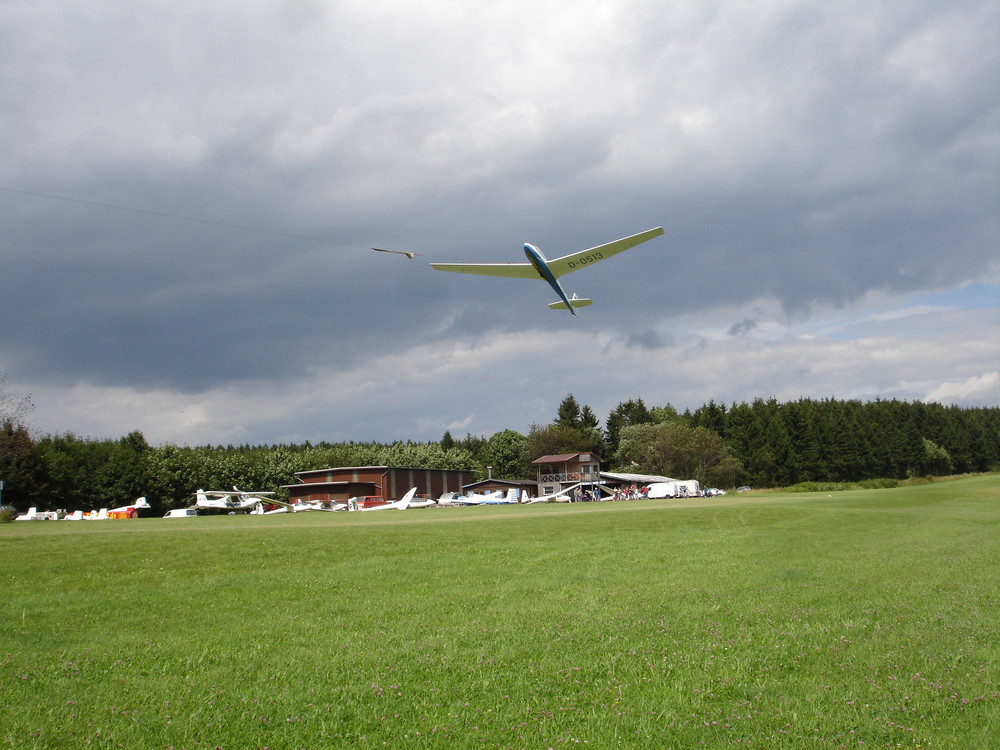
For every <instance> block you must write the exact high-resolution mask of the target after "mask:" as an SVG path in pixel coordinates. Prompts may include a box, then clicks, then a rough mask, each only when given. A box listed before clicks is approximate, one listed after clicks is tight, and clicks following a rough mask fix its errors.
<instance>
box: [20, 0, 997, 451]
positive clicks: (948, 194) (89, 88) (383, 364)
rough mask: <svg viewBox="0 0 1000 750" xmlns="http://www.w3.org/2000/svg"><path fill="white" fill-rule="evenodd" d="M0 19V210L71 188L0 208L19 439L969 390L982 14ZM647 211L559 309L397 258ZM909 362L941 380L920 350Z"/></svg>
mask: <svg viewBox="0 0 1000 750" xmlns="http://www.w3.org/2000/svg"><path fill="white" fill-rule="evenodd" d="M0 14H2V16H3V21H4V23H2V24H0V49H2V50H3V52H2V53H0V54H2V55H3V61H4V65H2V66H0V105H2V106H0V113H2V114H0V121H2V127H3V129H4V133H5V139H4V145H3V146H0V149H2V151H0V155H2V156H3V159H0V187H8V188H13V189H16V190H24V191H29V192H34V193H41V194H50V195H61V196H67V197H73V198H78V199H82V200H86V201H90V202H91V203H90V204H87V203H72V202H67V201H58V200H48V199H44V198H41V197H39V196H37V195H34V196H32V195H26V194H24V193H15V192H9V191H7V192H0V206H2V207H3V211H0V232H2V233H3V236H4V238H5V242H4V245H3V247H2V248H0V263H2V267H3V273H2V274H0V321H3V325H2V326H0V355H3V357H4V362H5V367H6V369H7V370H8V372H9V375H10V379H11V382H12V383H16V384H18V385H19V386H21V387H23V389H24V390H25V391H30V392H32V393H34V394H36V396H35V400H36V402H37V403H38V406H39V417H38V422H39V426H40V429H42V430H46V431H60V430H64V429H73V430H76V431H81V432H84V433H89V434H110V435H112V436H116V435H118V434H122V433H123V432H125V431H127V430H129V429H132V428H134V427H140V428H142V429H144V430H145V431H147V432H148V433H150V434H151V435H152V434H156V435H160V436H162V437H161V438H160V439H169V440H175V441H180V442H197V441H198V440H199V439H201V437H204V438H205V439H210V438H212V436H214V438H212V439H229V438H228V436H229V435H232V436H234V437H233V439H242V438H240V437H239V436H241V435H242V436H245V437H246V439H253V440H276V439H279V438H280V436H283V435H298V434H302V435H309V436H311V439H312V438H318V439H324V438H325V439H334V438H335V437H336V436H344V437H345V439H351V438H354V437H359V438H360V437H379V436H383V435H384V436H402V437H413V438H418V437H423V436H426V435H430V434H433V432H435V431H437V430H440V429H441V428H448V426H449V425H455V426H459V429H470V430H472V431H474V432H475V431H488V430H490V429H493V428H494V427H497V428H500V429H502V428H503V427H508V426H512V427H515V428H517V426H518V425H522V426H523V425H524V424H525V423H527V424H530V423H531V422H532V421H539V422H544V421H547V420H548V419H550V418H551V412H553V401H554V402H555V404H556V405H557V404H558V401H559V399H561V397H562V395H565V393H566V392H574V393H576V394H577V395H578V396H579V395H580V394H582V393H584V392H586V391H587V390H591V389H592V390H591V392H592V393H593V396H592V397H591V405H592V407H594V408H595V411H596V412H597V413H598V414H601V413H602V411H603V410H604V409H608V410H610V408H613V407H614V406H615V405H616V404H617V402H618V401H619V400H623V399H627V398H629V397H635V396H642V397H644V398H645V399H646V400H647V402H657V401H675V400H676V401H678V402H681V403H684V404H691V405H693V406H697V405H698V404H700V403H701V402H703V401H707V400H708V399H711V398H715V399H716V400H717V401H720V400H729V399H733V398H752V397H753V396H754V395H758V394H760V393H768V394H770V393H775V394H777V393H791V394H792V395H793V397H794V396H796V395H798V393H799V391H800V390H801V391H803V392H807V393H822V395H831V396H838V397H839V396H844V397H848V396H853V395H855V394H874V395H878V394H886V393H899V394H909V397H911V398H923V397H924V396H925V395H927V394H931V393H935V392H936V389H938V388H939V387H942V386H943V384H944V383H945V382H950V381H955V382H960V381H963V379H966V378H976V377H982V376H983V375H984V373H988V372H991V371H992V370H993V369H995V361H996V360H995V359H994V360H993V361H992V362H990V361H989V360H988V357H989V356H991V355H992V354H994V352H993V351H992V350H991V349H990V348H989V347H988V346H985V345H983V344H982V342H981V341H979V342H978V343H977V341H976V340H974V339H973V338H972V336H973V335H974V334H973V331H976V332H977V333H976V334H975V335H977V336H982V330H981V329H982V326H983V321H984V320H986V321H988V320H989V319H990V317H989V316H990V314H991V313H990V311H995V309H996V307H997V294H996V289H997V285H998V283H1000V281H998V280H1000V273H998V269H1000V264H998V263H997V260H996V257H995V251H994V248H995V244H996V243H995V239H996V237H997V236H1000V212H998V210H997V205H998V197H1000V178H998V175H1000V157H998V154H1000V149H998V148H997V145H998V143H1000V117H998V113H1000V110H998V105H997V102H996V97H995V95H994V94H993V92H994V89H995V87H994V86H993V79H994V77H995V70H996V69H997V66H998V63H1000V51H998V47H997V45H996V44H995V43H994V42H995V39H994V36H995V34H994V32H993V30H994V29H995V28H997V24H998V23H1000V17H998V16H1000V11H998V8H997V6H996V4H995V3H989V2H984V1H983V0H958V1H957V2H953V3H949V4H947V5H942V4H940V3H934V2H913V3H907V4H906V5H905V6H903V5H900V4H899V3H892V2H888V0H884V1H878V2H874V3H872V2H870V0H867V1H866V2H861V0H851V2H847V3H840V4H827V5H801V4H782V3H778V4H771V5H768V6H767V7H756V6H754V7H750V6H747V5H745V4H742V3H738V2H731V1H729V0H716V1H714V2H707V3H706V2H694V0H690V1H685V2H677V3H670V4H663V3H657V2H652V0H629V2H622V3H615V4H607V3H599V2H589V1H586V2H583V3H577V4H575V5H573V6H572V7H570V6H567V5H566V4H565V3H561V2H554V1H553V0H541V2H539V3H537V4H536V5H535V6H533V12H532V13H531V14H524V12H523V9H522V8H521V7H520V6H518V5H517V4H515V3H503V2H500V3H491V4H488V5H486V6H475V7H473V6H470V5H468V4H463V3H458V2H455V1H453V0H442V2H439V3H437V4H436V6H435V12H434V13H429V12H427V11H426V9H423V8H421V9H416V8H415V6H412V5H407V4H405V3H400V2H393V1H392V0H380V1H379V2H372V3H366V4H357V3H353V4H352V3H342V4H337V5H329V4H324V3H317V2H312V1H311V0H297V1H293V0H259V1H258V2H251V3H249V4H247V3H240V4H236V3H233V2H220V3H213V4H212V5H211V6H207V5H205V4H197V3H193V2H190V0H178V2H175V3H171V4H169V5H163V6H159V7H155V8H154V7H145V6H143V7H139V6H136V7H125V6H122V5H121V4H117V3H111V2H108V0H96V2H88V3H83V2H80V1H79V0H68V1H67V2H64V3H61V4H60V6H59V8H58V9H56V8H55V6H47V5H45V4H35V5H18V6H7V7H4V9H3V10H2V11H0ZM609 30H613V33H609ZM969 50H974V51H975V53H974V54H970V53H969V52H968V51H969ZM93 203H103V204H108V205H117V206H124V207H131V208H135V209H139V210H140V211H143V210H144V211H148V212H151V213H141V212H136V211H123V210H118V209H114V208H110V207H108V206H103V207H102V206H96V205H93ZM162 214H170V215H173V216H175V217H189V218H191V219H200V220H202V222H198V221H188V220H181V219H177V218H169V217H168V216H164V215H162ZM205 222H208V223H205ZM657 225H663V226H664V227H665V229H666V234H665V235H664V236H663V237H662V238H658V239H657V240H655V241H653V242H650V243H647V244H646V245H643V246H640V247H637V248H635V249H633V250H631V251H629V252H628V253H624V254H622V255H620V256H618V257H616V258H613V259H610V260H608V261H607V262H605V263H602V264H600V265H599V266H597V267H595V268H594V269H592V270H586V271H583V272H581V273H579V274H573V275H571V276H569V277H566V278H565V279H564V281H565V282H566V286H567V289H568V291H569V292H570V293H573V292H578V293H579V294H580V295H581V296H586V297H592V298H593V299H594V300H595V304H594V305H593V306H592V307H588V308H587V309H586V310H585V311H584V314H583V315H581V316H580V317H579V319H577V318H573V317H572V316H568V315H565V314H563V315H560V314H557V313H552V312H551V311H549V310H547V309H546V307H545V305H546V304H547V303H548V302H550V301H552V299H551V293H550V292H549V290H548V289H547V287H546V286H545V285H544V284H541V283H538V284H535V283H533V282H521V281H513V280H507V279H473V278H463V277H459V278H451V277H450V276H451V275H449V274H438V273H435V272H433V271H431V270H430V269H429V268H428V267H427V262H428V261H430V260H436V259H442V260H444V259H456V258H459V259H468V260H476V261H487V260H488V261H498V262H502V261H510V262H519V261H521V260H522V258H523V256H522V255H521V252H520V247H521V245H522V243H524V242H526V241H530V242H532V243H533V244H536V245H538V246H539V247H541V248H542V250H543V252H545V253H546V254H547V255H548V256H550V257H553V256H558V255H560V254H563V253H565V252H569V251H572V250H578V249H583V248H586V247H591V246H594V245H596V244H599V243H601V242H606V241H609V240H612V239H615V238H616V237H621V236H625V235H628V234H632V233H634V232H636V231H641V230H643V229H647V228H650V227H653V226H657ZM241 227H242V228H241ZM250 227H253V228H256V229H259V230H266V231H255V230H253V229H248V228H250ZM309 238H312V239H309ZM371 246H377V247H389V248H394V249H402V250H408V251H412V252H418V253H421V255H420V256H417V257H416V258H415V259H414V260H412V261H410V260H406V259H404V258H402V257H394V256H386V255H383V254H378V253H373V252H371V251H370V249H368V248H370V247H371ZM974 281H978V282H979V285H980V286H979V287H978V291H977V292H976V301H975V305H973V304H972V301H971V300H967V301H961V300H958V301H956V300H955V299H952V298H951V297H947V295H949V294H960V292H956V290H966V292H968V290H970V289H971V288H972V287H971V286H970V283H971V282H974ZM935 294H937V295H939V296H938V297H933V295H935ZM941 295H943V296H941ZM876 298H878V299H881V300H883V301H884V302H885V304H884V305H882V306H878V305H876V304H875V300H876ZM963 311H964V312H963ZM734 321H737V322H736V323H734ZM928 326H929V327H930V328H929V330H927V331H926V332H925V331H924V330H921V329H920V328H919V327H928ZM949 326H955V328H952V329H951V330H947V329H948V327H949ZM887 331H891V335H889V334H887ZM727 333H728V334H729V335H728V336H727V335H726V334H727ZM945 341H948V342H950V345H951V346H952V347H953V348H954V349H956V350H960V351H961V352H962V356H961V359H962V370H961V372H958V371H953V372H951V373H942V372H941V367H940V366H939V364H938V363H936V362H930V361H927V357H926V356H921V354H920V350H921V347H925V348H926V349H930V350H934V351H937V352H938V353H939V354H943V352H941V351H940V348H939V347H940V345H941V342H945ZM879 347H882V348H879ZM833 352H836V353H837V355H838V356H837V357H834V356H831V353H833ZM976 352H978V354H976ZM977 357H978V359H977ZM841 358H842V359H841ZM897 359H898V362H897V361H896V360H897ZM485 362H489V363H490V366H485V365H484V364H483V363H485ZM818 363H822V365H820V364H818ZM876 364H878V365H880V366H882V367H884V368H885V370H884V371H879V370H878V369H877V367H876V366H875V365H876ZM734 365H738V366H737V367H734ZM681 366H684V367H689V368H691V369H692V370H696V371H697V372H698V376H697V378H695V377H694V376H691V380H690V382H689V381H688V380H687V377H688V376H687V375H686V374H684V373H681V372H678V368H679V367H681ZM904 371H908V372H909V373H910V376H909V377H908V378H907V377H904ZM427 373H434V377H432V378H429V379H428V377H427ZM698 378H700V380H699V379H698ZM372 383H376V384H382V386H383V387H382V388H381V389H379V388H374V389H373V388H372V387H371V386H370V385H369V384H372ZM665 384H673V385H672V387H673V388H676V390H675V391H671V390H670V389H669V388H667V387H666V385H665ZM330 388H332V389H333V391H331V390H329V389H330ZM338 389H339V392H341V393H343V394H350V395H351V396H352V398H346V399H345V398H344V397H342V396H338V395H337V393H338ZM396 393H404V394H407V398H408V399H414V400H419V408H417V407H416V406H415V405H414V404H416V401H406V400H403V401H400V400H398V399H397V397H396ZM983 394H984V395H983V398H987V397H988V396H989V392H988V391H983ZM43 398H44V399H45V401H47V402H48V406H47V405H46V404H44V403H42V400H43ZM969 398H970V399H973V400H974V398H975V396H973V395H970V396H969ZM511 404H515V405H516V406H514V407H512V406H510V405H511ZM97 405H100V408H98V406H97ZM181 409H183V411H184V414H185V415H186V416H185V417H183V418H182V417H180V410H181ZM315 409H320V410H324V414H326V415H329V416H326V417H318V416H312V414H313V410H315ZM190 410H193V411H190ZM43 414H44V415H45V416H44V419H43V418H42V415H43ZM192 414H194V415H197V419H195V418H194V417H193V416H192ZM470 415H474V416H470ZM507 419H509V420H510V422H509V423H505V420H507ZM466 420H469V421H466ZM407 431H409V433H410V434H407ZM361 433H364V435H362V434H361Z"/></svg>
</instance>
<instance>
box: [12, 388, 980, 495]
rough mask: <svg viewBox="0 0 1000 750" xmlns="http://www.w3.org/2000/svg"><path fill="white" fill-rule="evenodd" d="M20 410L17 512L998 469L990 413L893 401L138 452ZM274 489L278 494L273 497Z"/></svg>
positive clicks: (15, 433) (742, 407)
mask: <svg viewBox="0 0 1000 750" xmlns="http://www.w3.org/2000/svg"><path fill="white" fill-rule="evenodd" d="M25 411H26V409H25V408H24V402H23V401H22V402H20V408H19V409H16V410H10V409H8V410H7V411H5V412H3V413H0V480H3V481H4V487H3V490H2V497H0V502H2V504H3V505H5V506H10V507H14V508H16V509H18V510H24V509H26V508H27V507H29V506H37V507H38V508H39V509H40V510H41V509H51V510H55V509H57V508H64V509H68V510H76V509H80V510H85V511H86V510H93V509H96V508H102V507H105V508H110V507H116V506H121V505H126V504H128V503H130V502H132V501H133V500H134V499H135V498H137V497H139V496H145V497H146V498H147V499H148V501H149V502H150V504H151V505H152V506H153V509H154V513H162V512H164V511H165V510H166V509H169V508H178V507H184V506H187V505H190V504H191V503H192V502H193V493H194V491H195V490H196V489H198V488H205V489H228V488H230V487H232V486H234V485H236V486H238V487H240V488H241V489H248V490H277V491H278V492H279V493H281V492H282V490H281V487H282V485H289V484H294V483H295V476H294V475H295V472H298V471H306V470H310V469H321V468H326V467H332V466H412V467H429V468H448V469H467V470H470V471H472V472H473V475H474V477H475V478H477V479H481V478H485V477H486V476H487V474H488V473H489V474H490V475H492V476H493V477H495V478H505V479H532V478H534V476H535V471H534V468H533V467H532V465H531V462H532V461H533V460H534V459H536V458H539V457H541V456H544V455H551V454H559V453H575V452H581V451H589V452H593V453H596V454H597V455H598V456H600V457H601V459H602V461H601V468H602V470H605V471H622V472H629V473H636V474H657V475H663V476H670V477H675V478H680V479H698V480H699V481H700V482H701V483H702V485H703V486H717V487H722V488H729V487H735V486H738V485H744V484H746V485H750V486H752V487H755V488H763V487H786V486H790V485H796V484H799V483H806V482H826V483H829V482H860V481H864V480H875V479H890V480H891V479H897V480H898V479H905V478H908V477H919V476H929V475H935V476H942V475H949V474H963V473H973V472H984V471H998V470H1000V408H998V407H981V408H962V407H957V406H944V405H941V404H936V403H923V402H918V401H915V402H908V401H899V400H875V401H855V400H847V401H844V400H836V399H822V400H816V399H799V400H797V401H791V402H783V403H782V402H778V401H777V400H775V399H773V398H771V399H763V398H758V399H755V400H754V401H752V402H751V403H746V402H740V403H733V404H730V405H725V404H717V403H715V402H714V401H710V402H709V403H707V404H704V405H702V406H701V407H699V408H698V409H695V410H694V411H691V410H686V411H684V412H682V413H679V412H678V411H677V410H675V409H674V408H673V407H671V406H670V405H665V406H660V407H647V406H646V404H645V403H644V402H643V400H642V399H641V398H639V399H629V400H628V401H623V402H621V403H619V404H618V406H616V407H615V408H614V409H613V410H612V411H611V412H610V413H609V414H608V416H607V418H606V419H605V420H604V424H603V426H602V425H601V423H600V420H599V419H598V418H597V417H596V415H595V414H594V412H593V410H592V409H591V408H590V407H589V406H586V405H581V404H580V403H579V402H578V401H577V400H576V398H575V397H574V396H573V395H572V394H569V395H567V396H566V397H565V398H564V399H563V401H562V402H561V403H560V405H559V408H558V411H557V413H556V415H555V418H554V419H553V420H552V421H551V422H548V423H545V424H533V425H531V427H530V429H529V430H528V431H527V432H526V433H520V432H518V431H516V430H511V429H506V430H502V431H500V432H497V433H495V434H494V435H492V436H490V437H486V436H475V435H471V434H467V435H466V436H465V437H461V438H455V437H453V436H452V435H451V434H450V433H447V432H446V433H445V434H444V435H443V436H442V438H441V439H440V440H439V441H436V442H423V443H421V442H394V443H377V442H347V443H322V442H321V443H317V444H311V443H308V442H307V443H304V444H297V445H237V446H234V445H227V446H221V445H218V446H201V447H189V446H178V445H171V444H166V445H162V446H150V445H149V444H148V443H147V442H146V439H145V438H144V436H143V435H142V433H141V432H138V431H134V432H131V433H129V434H128V435H125V436H123V437H121V438H119V439H116V440H111V439H103V440H97V439H91V438H87V437H79V436H76V435H73V434H69V433H67V434H62V435H42V436H39V437H35V436H33V435H31V434H30V432H29V430H28V429H27V427H26V426H25V422H26V419H25V418H24V416H25V414H24V413H25ZM279 496H280V494H279Z"/></svg>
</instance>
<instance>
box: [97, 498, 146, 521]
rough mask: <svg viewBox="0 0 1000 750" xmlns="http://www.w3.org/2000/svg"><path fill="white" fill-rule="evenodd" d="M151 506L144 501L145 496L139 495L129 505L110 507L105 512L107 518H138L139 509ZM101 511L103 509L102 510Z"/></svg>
mask: <svg viewBox="0 0 1000 750" xmlns="http://www.w3.org/2000/svg"><path fill="white" fill-rule="evenodd" d="M151 507H153V506H151V505H150V504H149V503H148V502H146V498H145V496H143V497H140V498H139V499H138V500H136V501H135V502H134V503H132V504H131V505H125V506H122V507H121V508H112V509H111V510H109V511H108V512H107V516H106V517H107V518H138V517H139V511H140V510H149V509H150V508H151ZM102 512H103V511H102Z"/></svg>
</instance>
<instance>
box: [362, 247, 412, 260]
mask: <svg viewBox="0 0 1000 750" xmlns="http://www.w3.org/2000/svg"><path fill="white" fill-rule="evenodd" d="M372 250H374V251H375V252H376V253H395V254H396V255H405V256H406V257H407V258H409V259H410V260H413V256H414V255H419V254H420V253H414V252H410V251H409V250H386V249H385V248H382V247H373V248H372Z"/></svg>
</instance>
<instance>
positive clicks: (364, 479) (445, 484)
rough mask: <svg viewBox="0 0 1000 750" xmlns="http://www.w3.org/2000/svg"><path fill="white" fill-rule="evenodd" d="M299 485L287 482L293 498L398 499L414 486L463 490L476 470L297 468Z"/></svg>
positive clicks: (433, 493)
mask: <svg viewBox="0 0 1000 750" xmlns="http://www.w3.org/2000/svg"><path fill="white" fill-rule="evenodd" d="M295 478H296V479H298V480H299V483H298V484H288V485H285V487H284V488H285V489H287V490H288V496H289V500H291V501H292V502H294V501H295V500H296V499H301V500H302V501H304V502H308V501H310V500H323V501H329V500H348V499H350V498H352V497H362V496H364V495H381V496H382V497H384V498H385V499H386V500H390V501H391V500H398V499H399V498H401V497H402V496H403V495H405V494H406V492H407V490H409V489H410V488H411V487H416V488H417V494H418V495H427V496H428V497H433V498H436V497H440V496H441V495H443V494H444V493H445V492H461V491H462V486H463V485H465V484H468V483H469V482H471V481H472V472H471V471H464V470H457V469H413V468H405V467H400V466H346V467H339V468H330V469H313V470H311V471H297V472H295Z"/></svg>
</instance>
